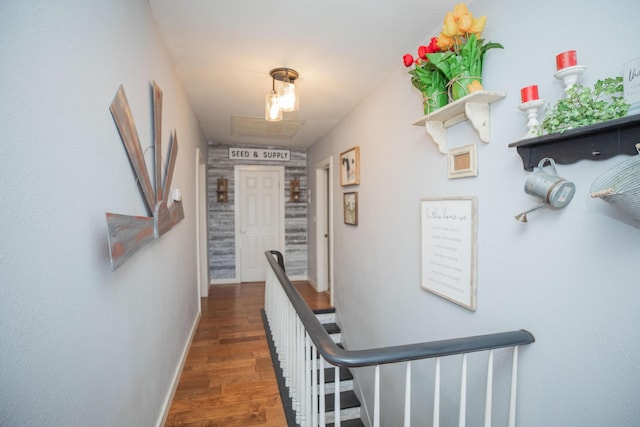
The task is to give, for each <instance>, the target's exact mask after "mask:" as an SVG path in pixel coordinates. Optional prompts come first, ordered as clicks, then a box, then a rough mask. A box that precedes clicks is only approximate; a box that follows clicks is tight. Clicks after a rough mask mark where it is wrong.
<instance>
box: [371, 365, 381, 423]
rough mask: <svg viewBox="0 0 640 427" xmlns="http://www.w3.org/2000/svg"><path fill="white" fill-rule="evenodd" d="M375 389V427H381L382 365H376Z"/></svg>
mask: <svg viewBox="0 0 640 427" xmlns="http://www.w3.org/2000/svg"><path fill="white" fill-rule="evenodd" d="M374 383H375V384H374V386H373V387H374V390H373V393H374V395H373V427H380V365H376V375H375V380H374Z"/></svg>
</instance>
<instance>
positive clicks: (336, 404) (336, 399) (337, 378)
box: [333, 366, 340, 427]
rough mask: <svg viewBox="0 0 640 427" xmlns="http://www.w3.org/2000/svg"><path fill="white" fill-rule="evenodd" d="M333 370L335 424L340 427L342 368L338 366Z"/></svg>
mask: <svg viewBox="0 0 640 427" xmlns="http://www.w3.org/2000/svg"><path fill="white" fill-rule="evenodd" d="M333 370H334V372H335V374H334V375H335V376H334V379H333V393H334V395H333V414H334V415H333V425H334V426H335V427H340V368H339V367H337V366H336V367H335V368H333Z"/></svg>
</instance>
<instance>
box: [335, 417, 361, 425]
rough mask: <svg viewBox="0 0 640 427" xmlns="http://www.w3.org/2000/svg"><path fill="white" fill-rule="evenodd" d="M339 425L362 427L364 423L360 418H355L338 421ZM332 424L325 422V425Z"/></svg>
mask: <svg viewBox="0 0 640 427" xmlns="http://www.w3.org/2000/svg"><path fill="white" fill-rule="evenodd" d="M340 425H341V426H342V427H364V423H363V422H362V420H361V419H360V418H358V419H356V420H345V421H340ZM333 426H334V424H333V423H329V424H327V427H333Z"/></svg>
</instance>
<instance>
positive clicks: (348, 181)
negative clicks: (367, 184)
mask: <svg viewBox="0 0 640 427" xmlns="http://www.w3.org/2000/svg"><path fill="white" fill-rule="evenodd" d="M356 184H360V147H353V148H350V149H348V150H347V151H345V152H344V153H340V185H341V186H343V187H345V186H347V185H356Z"/></svg>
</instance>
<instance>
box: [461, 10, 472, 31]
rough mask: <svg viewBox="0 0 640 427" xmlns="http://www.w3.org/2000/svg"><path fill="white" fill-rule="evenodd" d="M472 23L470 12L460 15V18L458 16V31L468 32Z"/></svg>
mask: <svg viewBox="0 0 640 427" xmlns="http://www.w3.org/2000/svg"><path fill="white" fill-rule="evenodd" d="M472 25H473V16H471V14H470V13H467V14H466V15H462V16H461V17H460V18H458V27H459V28H460V31H462V32H463V33H468V32H470V31H469V30H470V29H471V26H472Z"/></svg>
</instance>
